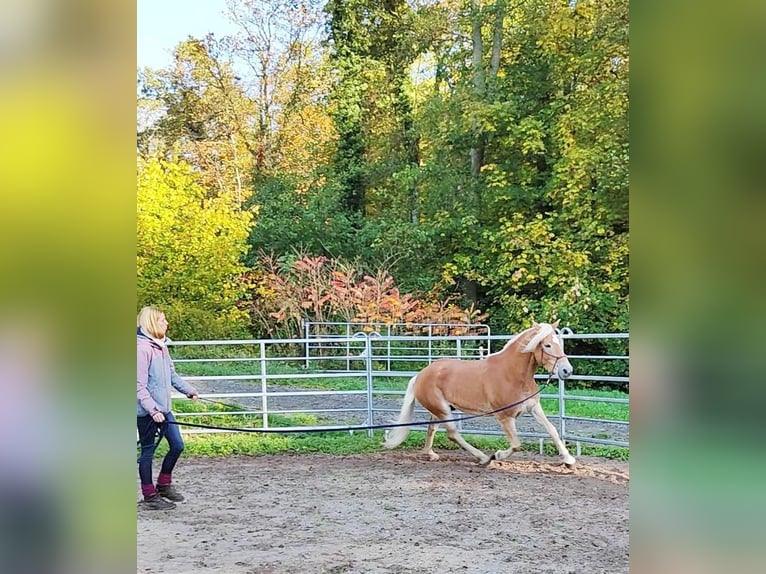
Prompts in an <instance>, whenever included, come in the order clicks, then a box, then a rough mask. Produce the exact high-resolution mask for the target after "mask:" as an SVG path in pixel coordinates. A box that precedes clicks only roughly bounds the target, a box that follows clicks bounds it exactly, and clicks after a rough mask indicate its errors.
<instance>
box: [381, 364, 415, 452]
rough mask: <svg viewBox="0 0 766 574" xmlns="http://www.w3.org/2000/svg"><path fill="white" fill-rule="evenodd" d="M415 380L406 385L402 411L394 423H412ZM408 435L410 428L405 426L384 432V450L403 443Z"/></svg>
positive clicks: (412, 379) (413, 378)
mask: <svg viewBox="0 0 766 574" xmlns="http://www.w3.org/2000/svg"><path fill="white" fill-rule="evenodd" d="M417 378H418V376H417V375H415V376H414V377H412V378H411V379H410V382H409V384H408V385H407V392H406V393H404V403H403V404H402V411H401V412H400V413H399V419H398V420H397V421H396V422H397V423H398V424H404V423H409V422H412V413H413V412H414V411H415V379H417ZM409 433H410V427H406V426H401V427H395V428H392V429H389V430H388V431H386V442H384V443H383V446H384V447H386V448H396V447H397V446H399V445H400V444H402V443H403V442H404V439H406V438H407V435H408V434H409Z"/></svg>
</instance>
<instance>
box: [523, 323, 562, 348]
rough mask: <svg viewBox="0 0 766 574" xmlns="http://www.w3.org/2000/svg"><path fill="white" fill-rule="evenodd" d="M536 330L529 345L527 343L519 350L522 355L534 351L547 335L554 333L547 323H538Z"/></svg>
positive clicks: (551, 326)
mask: <svg viewBox="0 0 766 574" xmlns="http://www.w3.org/2000/svg"><path fill="white" fill-rule="evenodd" d="M537 326H538V330H537V333H536V334H535V336H534V337H532V339H530V341H529V343H527V344H526V345H525V346H524V348H523V349H521V352H522V353H531V352H533V351H534V350H535V348H536V347H537V345H539V344H540V341H542V340H543V339H545V338H546V337H547V336H548V335H550V334H551V333H555V332H556V331H555V329H554V328H553V325H551V324H549V323H538V324H537Z"/></svg>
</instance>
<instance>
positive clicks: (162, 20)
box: [136, 0, 234, 68]
mask: <svg viewBox="0 0 766 574" xmlns="http://www.w3.org/2000/svg"><path fill="white" fill-rule="evenodd" d="M136 8H137V12H138V14H137V22H136V28H137V33H138V37H137V44H138V48H137V65H138V67H139V68H142V67H144V66H149V67H152V68H164V67H166V66H168V65H169V64H170V63H171V56H170V54H171V52H172V50H173V48H175V46H176V45H177V44H178V43H179V42H180V41H182V40H185V39H186V38H187V37H189V36H193V37H195V38H201V37H203V36H205V35H206V34H208V33H209V32H213V33H214V34H215V35H216V36H223V35H224V34H228V33H232V32H233V31H234V27H233V25H232V24H230V23H229V21H228V20H227V19H226V16H224V11H225V9H226V3H225V0H137V2H136Z"/></svg>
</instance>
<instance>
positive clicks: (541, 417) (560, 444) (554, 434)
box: [530, 401, 575, 468]
mask: <svg viewBox="0 0 766 574" xmlns="http://www.w3.org/2000/svg"><path fill="white" fill-rule="evenodd" d="M530 412H531V413H532V416H534V417H535V420H537V422H539V423H540V424H541V425H543V426H544V427H545V430H547V431H548V434H549V435H551V438H552V439H553V442H554V444H555V445H556V448H557V449H559V454H560V455H561V456H563V457H564V464H565V465H567V466H568V467H569V468H572V467H573V466H574V465H575V457H573V456H572V455H571V454H569V451H568V450H567V447H566V445H565V444H564V441H563V440H561V437H560V436H559V432H558V431H557V430H556V427H555V426H553V424H551V421H549V420H548V417H546V416H545V413H544V412H543V407H541V406H540V401H538V402H536V403H535V406H534V407H532V409H531V411H530Z"/></svg>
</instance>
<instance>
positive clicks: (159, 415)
mask: <svg viewBox="0 0 766 574" xmlns="http://www.w3.org/2000/svg"><path fill="white" fill-rule="evenodd" d="M152 419H153V420H154V422H156V423H164V422H165V415H163V414H162V413H161V412H160V411H157V412H156V413H153V414H152Z"/></svg>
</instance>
